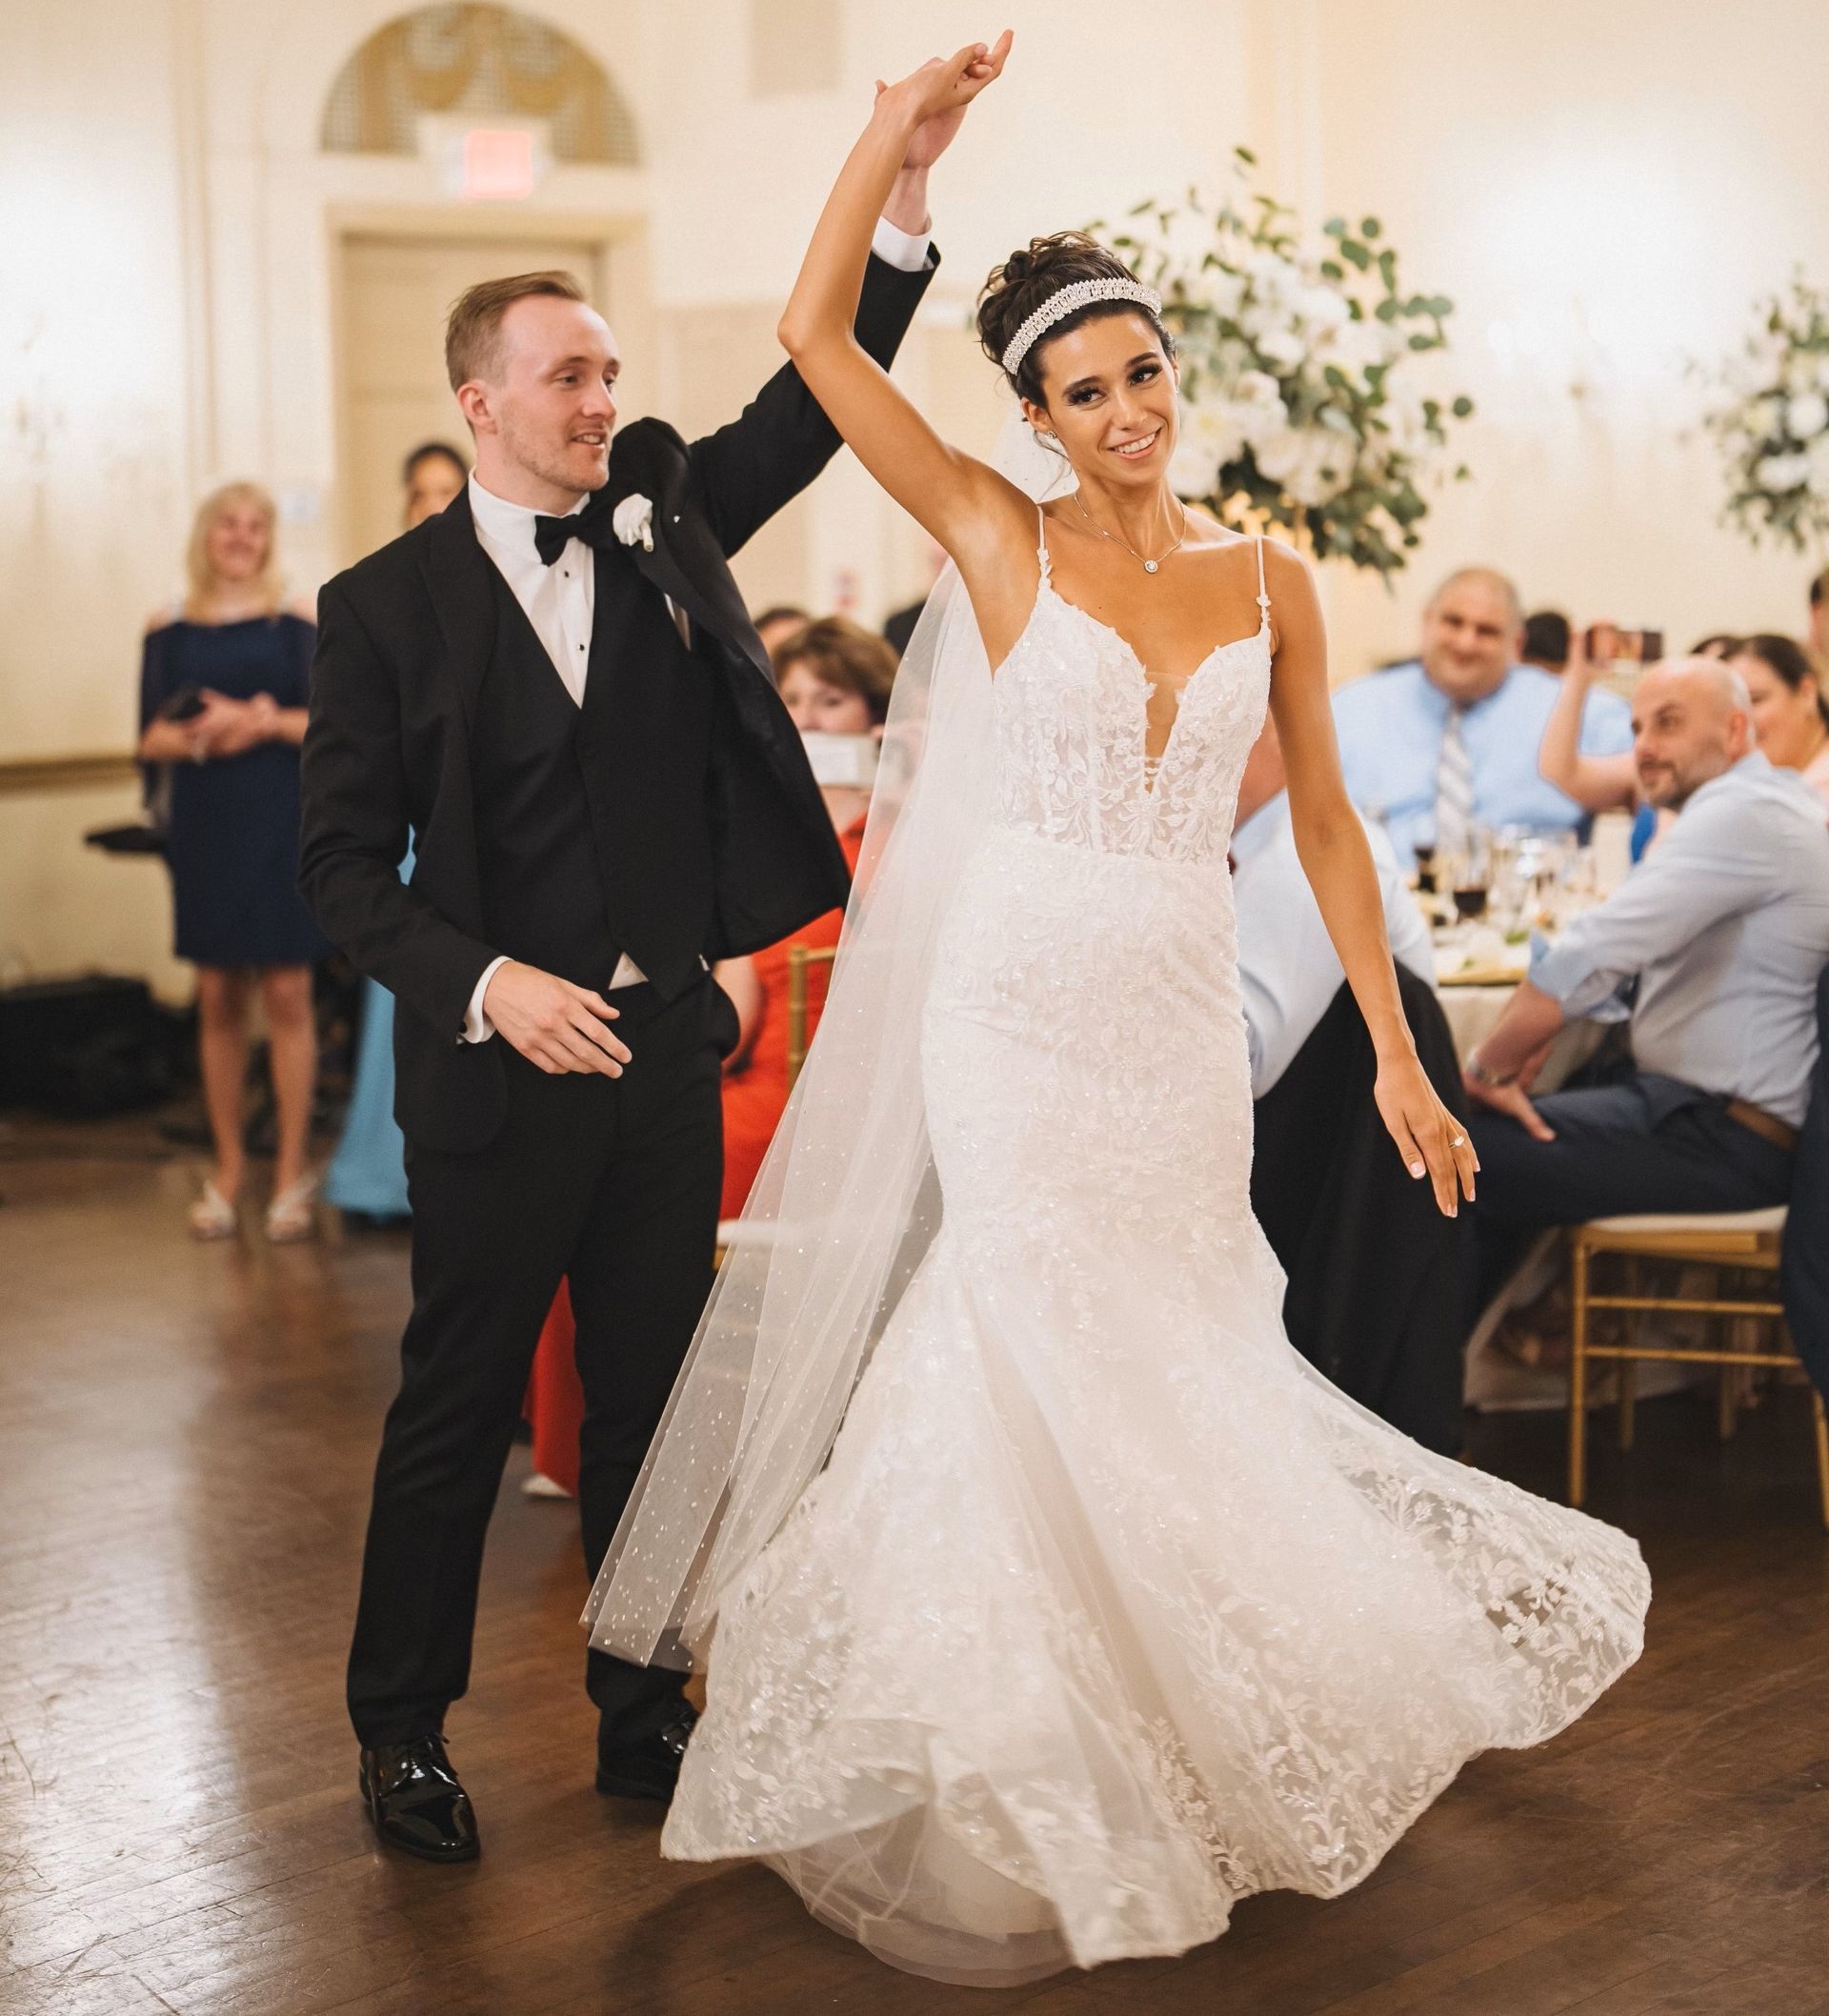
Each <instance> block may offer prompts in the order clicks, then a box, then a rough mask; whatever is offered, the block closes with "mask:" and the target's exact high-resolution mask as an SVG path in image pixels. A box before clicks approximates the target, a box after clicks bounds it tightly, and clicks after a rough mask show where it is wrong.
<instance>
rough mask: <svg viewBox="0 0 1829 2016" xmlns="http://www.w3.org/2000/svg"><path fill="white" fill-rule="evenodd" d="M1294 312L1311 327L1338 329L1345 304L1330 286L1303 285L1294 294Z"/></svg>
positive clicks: (1345, 310)
mask: <svg viewBox="0 0 1829 2016" xmlns="http://www.w3.org/2000/svg"><path fill="white" fill-rule="evenodd" d="M1347 312H1348V311H1347V306H1346V303H1345V301H1344V300H1343V299H1342V298H1341V297H1340V295H1339V294H1337V293H1336V292H1335V291H1334V289H1333V288H1331V287H1305V288H1303V289H1302V291H1301V292H1300V293H1298V294H1297V295H1296V314H1297V315H1299V316H1300V317H1301V319H1302V320H1303V321H1304V322H1306V323H1307V324H1308V326H1309V327H1310V328H1311V329H1338V328H1339V327H1340V325H1341V324H1342V323H1343V322H1344V321H1345V320H1346V319H1347Z"/></svg>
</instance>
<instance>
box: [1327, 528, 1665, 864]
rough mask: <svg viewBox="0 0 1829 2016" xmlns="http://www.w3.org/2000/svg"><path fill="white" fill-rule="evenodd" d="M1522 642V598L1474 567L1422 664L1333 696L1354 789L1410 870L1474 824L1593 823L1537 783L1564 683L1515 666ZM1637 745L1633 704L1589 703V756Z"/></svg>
mask: <svg viewBox="0 0 1829 2016" xmlns="http://www.w3.org/2000/svg"><path fill="white" fill-rule="evenodd" d="M1523 640H1524V620H1523V614H1522V610H1521V607H1520V605H1519V602H1518V598H1517V589H1516V588H1514V587H1513V585H1512V584H1511V582H1510V581H1509V580H1508V579H1507V578H1506V577H1505V576H1504V575H1502V574H1498V573H1496V572H1495V571H1494V570H1493V569H1491V568H1486V567H1464V568H1461V569H1460V570H1459V571H1458V572H1457V573H1455V574H1452V575H1449V576H1448V578H1447V580H1445V581H1444V582H1443V583H1442V584H1441V586H1440V587H1439V588H1438V589H1437V591H1436V593H1435V595H1434V596H1433V597H1432V598H1431V600H1430V603H1429V606H1428V608H1427V609H1426V610H1425V611H1424V613H1423V619H1422V650H1421V654H1420V655H1419V656H1417V658H1414V659H1412V660H1411V662H1410V663H1408V664H1407V665H1394V666H1392V667H1390V668H1389V670H1387V671H1384V672H1377V673H1374V674H1372V675H1371V676H1370V677H1368V678H1363V679H1355V680H1354V681H1353V682H1352V684H1350V685H1347V686H1342V687H1341V688H1340V690H1339V691H1338V692H1337V694H1336V695H1335V696H1334V722H1335V726H1336V728H1337V731H1338V734H1339V739H1340V764H1341V768H1342V770H1343V771H1344V773H1345V776H1346V788H1347V790H1348V792H1349V793H1350V794H1351V795H1352V796H1353V799H1354V801H1355V802H1356V803H1357V805H1358V807H1359V809H1360V810H1361V811H1362V812H1364V813H1365V814H1367V816H1370V817H1371V818H1373V819H1375V820H1382V821H1383V823H1384V826H1385V830H1386V831H1387V832H1388V833H1389V834H1390V836H1391V842H1392V845H1393V846H1394V847H1395V848H1396V849H1397V858H1398V859H1399V860H1400V861H1401V862H1402V863H1403V865H1404V867H1405V868H1406V869H1407V868H1408V867H1409V866H1410V865H1411V864H1412V862H1413V861H1414V860H1415V858H1416V850H1417V847H1418V846H1419V845H1431V844H1433V845H1436V846H1438V847H1440V848H1442V849H1443V850H1444V851H1447V852H1453V851H1454V850H1455V849H1457V848H1458V847H1461V846H1464V845H1465V844H1466V843H1467V841H1468V839H1469V838H1470V837H1472V832H1473V829H1474V828H1475V827H1481V826H1483V827H1488V828H1491V829H1493V830H1495V831H1497V829H1498V828H1500V827H1504V826H1526V827H1530V828H1533V829H1535V830H1537V831H1538V832H1547V833H1562V832H1569V831H1571V830H1573V829H1575V828H1577V827H1578V826H1579V825H1580V823H1581V821H1582V819H1583V817H1584V814H1583V813H1582V811H1581V808H1580V807H1579V806H1578V804H1577V803H1576V802H1575V800H1574V799H1573V798H1571V797H1566V796H1563V794H1562V793H1561V792H1559V791H1558V790H1557V788H1556V786H1555V785H1554V784H1547V783H1545V782H1544V780H1543V778H1542V776H1540V775H1539V774H1538V767H1537V753H1538V747H1539V746H1540V745H1541V743H1542V740H1543V730H1544V727H1545V724H1546V723H1547V722H1548V720H1549V717H1550V709H1551V708H1552V706H1554V705H1555V702H1556V696H1557V692H1558V680H1557V678H1556V676H1555V675H1554V674H1552V673H1547V672H1542V671H1540V670H1538V667H1537V666H1535V665H1519V664H1517V662H1516V660H1517V653H1518V651H1519V649H1520V648H1521V647H1522V644H1523ZM1631 747H1632V724H1631V717H1630V715H1629V712H1628V710H1627V708H1626V705H1625V702H1624V701H1623V700H1621V699H1620V698H1619V697H1618V695H1616V694H1610V693H1603V692H1597V693H1593V694H1591V695H1589V696H1588V702H1587V708H1586V712H1585V713H1584V715H1583V716H1582V723H1581V753H1582V754H1583V755H1584V756H1616V755H1618V754H1620V753H1622V752H1623V751H1625V750H1627V749H1630V748H1631Z"/></svg>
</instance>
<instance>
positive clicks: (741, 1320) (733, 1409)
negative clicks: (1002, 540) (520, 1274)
mask: <svg viewBox="0 0 1829 2016" xmlns="http://www.w3.org/2000/svg"><path fill="white" fill-rule="evenodd" d="M999 461H1000V463H1001V464H1002V466H1003V468H1004V470H1005V473H1006V474H1009V475H1010V476H1011V477H1012V479H1013V480H1015V481H1016V482H1017V483H1019V484H1020V486H1021V487H1022V488H1023V489H1025V490H1026V491H1028V492H1029V494H1031V495H1034V496H1036V497H1040V496H1043V495H1045V494H1048V493H1049V491H1050V490H1051V489H1052V488H1053V487H1054V486H1055V483H1056V481H1057V480H1058V478H1059V476H1061V475H1062V474H1065V465H1064V463H1062V462H1061V461H1060V460H1059V458H1056V457H1054V456H1050V455H1048V454H1046V453H1045V452H1044V451H1042V450H1040V449H1039V448H1037V447H1035V446H1034V445H1033V443H1032V440H1031V437H1030V434H1029V430H1028V428H1027V427H1026V426H1022V425H1020V423H1019V422H1014V421H1013V423H1012V425H1011V426H1010V427H1008V428H1006V431H1005V441H1004V446H1003V450H1002V453H1001V454H1000V455H999ZM994 789H995V778H994V774H993V758H992V738H991V675H990V668H989V666H988V664H987V662H986V659H985V654H984V646H983V644H982V642H981V641H980V639H979V636H978V630H977V624H976V621H975V616H974V615H973V610H972V605H971V601H970V598H969V597H968V596H967V595H966V593H965V589H964V585H963V584H962V582H961V581H960V579H959V576H958V574H957V571H956V570H955V568H954V567H953V566H952V565H951V564H950V563H949V564H948V566H947V568H946V569H945V571H944V573H943V574H942V575H941V576H940V579H939V581H938V583H937V585H936V586H935V591H934V593H933V595H931V596H930V597H929V598H928V602H927V607H926V609H925V611H924V612H923V614H922V615H921V618H920V621H919V623H918V624H917V625H916V626H915V635H914V636H913V637H912V638H911V639H910V642H909V648H908V652H907V654H906V655H905V656H904V658H903V661H902V668H901V671H900V672H899V673H898V674H897V675H896V680H895V686H894V694H893V696H892V699H891V704H890V710H889V718H888V722H887V724H886V726H885V730H884V736H883V755H882V765H881V769H880V772H879V776H878V782H877V786H876V791H875V795H874V798H873V800H872V804H871V812H870V821H869V825H868V828H867V829H866V832H865V836H864V843H863V850H862V854H861V856H860V858H859V862H858V871H857V877H856V883H855V887H854V892H853V895H852V899H851V905H850V908H849V910H848V911H847V913H846V917H845V928H844V933H843V936H842V939H841V941H840V944H839V948H838V955H837V959H836V963H835V965H834V970H833V976H832V986H831V990H830V993H829V995H828V997H827V1001H826V1007H825V1011H824V1014H823V1016H822V1018H821V1020H820V1024H819V1033H818V1038H817V1040H816V1041H815V1042H814V1045H813V1048H812V1052H811V1055H810V1056H809V1058H808V1060H807V1064H806V1068H805V1069H804V1070H803V1071H802V1073H801V1075H800V1078H799V1081H798V1082H797V1083H796V1085H795V1087H794V1093H793V1096H792V1097H791V1099H789V1101H788V1106H787V1111H786V1113H785V1115H784V1116H783V1119H782V1121H781V1125H780V1127H779V1129H778V1131H777V1132H776V1134H775V1137H774V1144H773V1145H772V1147H771V1148H770V1150H769V1153H768V1156H767V1159H765V1160H764V1162H763V1164H762V1169H761V1173H760V1175H759V1176H758V1177H757V1178H756V1181H755V1187H754V1191H753V1192H752V1193H751V1196H750V1200H749V1204H748V1206H747V1208H746V1210H745V1212H744V1216H743V1220H742V1228H743V1229H742V1235H741V1238H740V1239H739V1240H737V1241H736V1242H735V1243H734V1244H733V1246H732V1248H731V1251H730V1252H729V1254H728V1256H727V1258H726V1260H725V1262H724V1265H723V1267H722V1268H721V1269H720V1270H719V1273H718V1276H717V1280H716V1284H715V1286H714V1289H713V1291H712V1296H711V1300H710V1301H709V1302H708V1303H707V1304H706V1308H705V1313H704V1315H703V1317H702V1318H701V1319H700V1320H699V1326H698V1332H697V1335H696V1336H695V1337H694V1339H693V1346H692V1350H691V1352H690V1353H689V1355H688V1357H687V1360H686V1363H685V1365H684V1367H683V1369H682V1370H681V1372H680V1376H679V1379H678V1381H677V1382H676V1384H675V1385H674V1388H673V1397H672V1398H671V1400H670V1401H668V1404H667V1411H666V1414H665V1415H664V1416H663V1418H662V1421H661V1426H660V1432H659V1433H658V1435H657V1436H656V1437H655V1439H654V1442H653V1447H652V1448H651V1449H650V1451H649V1453H648V1460H647V1462H646V1463H645V1464H644V1466H643V1468H642V1471H641V1475H640V1476H639V1478H638V1479H637V1480H636V1482H635V1488H634V1492H633V1496H632V1497H631V1499H630V1501H629V1505H628V1509H627V1510H626V1511H625V1512H624V1514H623V1517H622V1521H621V1523H620V1524H619V1525H618V1526H617V1528H616V1533H615V1538H614V1539H613V1541H612V1542H611V1544H610V1551H609V1553H608V1554H607V1555H606V1556H605V1558H604V1562H603V1567H602V1570H601V1572H600V1573H599V1575H598V1577H597V1582H596V1585H595V1587H594V1588H593V1590H592V1593H591V1600H590V1602H589V1603H588V1604H587V1605H586V1608H585V1612H584V1623H586V1625H587V1626H588V1627H589V1629H590V1633H591V1643H593V1645H596V1646H599V1647H601V1648H603V1649H604V1650H607V1651H612V1652H615V1653H619V1654H620V1655H621V1656H622V1657H624V1658H626V1659H633V1660H636V1661H639V1662H642V1663H653V1664H663V1665H677V1666H684V1665H687V1664H689V1663H691V1659H692V1654H693V1649H694V1648H695V1647H699V1646H702V1645H703V1643H705V1641H706V1639H707V1637H708V1635H709V1633H710V1630H711V1627H712V1625H713V1623H714V1621H715V1619H716V1616H717V1611H718V1607H719V1605H720V1603H722V1602H723V1601H724V1599H725V1597H726V1596H727V1595H728V1594H729V1593H730V1592H732V1591H733V1590H734V1589H736V1588H737V1587H739V1586H740V1584H741V1583H742V1582H743V1579H744V1578H745V1576H746V1575H747V1574H748V1572H749V1570H750V1568H751V1567H752V1566H753V1565H754V1562H755V1560H756V1557H757V1556H758V1555H759V1554H760V1553H761V1551H762V1549H763V1548H764V1547H765V1546H766V1545H767V1544H768V1542H769V1541H770V1539H771V1538H772V1537H773V1535H774V1532H775V1531H776V1529H777V1528H778V1527H779V1525H780V1523H781V1522H782V1521H783V1520H784V1519H785V1518H786V1517H787V1515H788V1513H789V1512H790V1511H791V1510H792V1509H793V1507H794V1503H795V1502H797V1501H798V1499H799V1498H800V1496H801V1494H802V1493H803V1492H804V1491H805V1489H806V1488H807V1486H808V1484H810V1483H811V1482H813V1480H814V1478H815V1477H816V1476H817V1475H818V1474H819V1471H820V1470H821V1468H822V1467H823V1466H824V1464H825V1461H826V1457H827V1455H828V1453H829V1452H830V1450H831V1448H832V1443H833V1439H834V1436H835V1435H836V1434H837V1432H838V1425H839V1423H840V1421H842V1420H843V1418H844V1414H845V1409H846V1407H847V1405H848V1404H849V1402H850V1400H851V1395H852V1390H853V1388H854V1385H855V1384H856V1381H857V1378H858V1375H859V1373H860V1372H861V1371H862V1369H863V1366H864V1363H865V1361H866V1360H867V1359H868V1357H869V1354H870V1350H871V1347H872V1345H873V1344H874V1341H875V1340H876V1339H877V1338H878V1337H879V1336H880V1335H881V1334H882V1330H883V1327H884V1325H885V1324H886V1323H887V1321H888V1320H889V1319H890V1317H891V1315H892V1314H893V1313H894V1309H895V1306H896V1304H897V1302H898V1301H899V1300H900V1299H901V1297H902V1294H903V1293H904V1291H905V1290H906V1288H907V1286H908V1284H909V1282H910V1280H912V1279H913V1278H914V1275H915V1269H916V1268H917V1267H918V1266H919V1264H920V1261H921V1260H922V1258H923V1256H924V1255H925V1254H926V1252H927V1250H928V1247H929V1246H930V1245H931V1244H932V1242H933V1240H934V1235H935V1232H936V1231H937V1230H938V1227H939V1220H940V1197H939V1187H938V1184H937V1182H936V1181H935V1179H934V1173H933V1166H932V1159H931V1156H930V1152H929V1147H928V1138H927V1122H926V1115H925V1111H924V1105H923V1100H922V1093H921V1059H920V1040H921V1013H922V1004H923V1002H924V1001H925V999H926V998H927V990H928V979H929V976H930V975H931V973H932V971H933V968H934V961H935V949H936V945H937V941H938V937H939V934H940V928H941V924H942V921H943V919H944V917H945V915H946V911H947V908H948V899H949V897H950V896H951V895H952V892H953V891H954V889H955V886H956V884H957V881H958V877H959V874H960V871H961V869H962V868H963V867H964V865H965V862H966V859H967V857H968V856H969V855H970V853H971V851H972V848H973V845H974V843H975V840H976V839H977V837H978V835H979V834H980V832H981V831H982V830H983V828H984V825H985V822H986V820H987V818H988V816H989V814H990V811H991V806H992V796H993V792H994Z"/></svg>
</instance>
